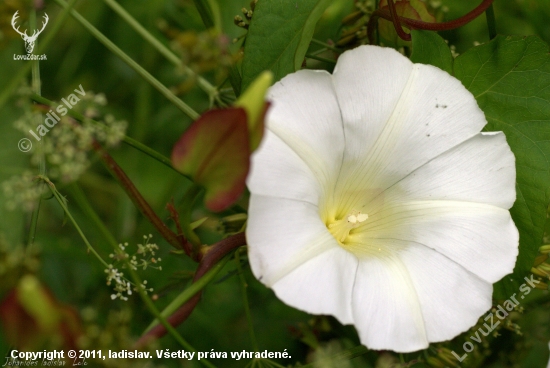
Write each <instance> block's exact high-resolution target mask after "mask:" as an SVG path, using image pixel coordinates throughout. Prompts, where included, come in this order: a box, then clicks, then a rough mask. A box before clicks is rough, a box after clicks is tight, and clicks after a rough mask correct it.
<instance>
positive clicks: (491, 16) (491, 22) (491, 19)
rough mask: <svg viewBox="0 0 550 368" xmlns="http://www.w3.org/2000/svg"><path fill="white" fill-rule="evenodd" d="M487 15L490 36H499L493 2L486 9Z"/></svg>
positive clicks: (491, 37)
mask: <svg viewBox="0 0 550 368" xmlns="http://www.w3.org/2000/svg"><path fill="white" fill-rule="evenodd" d="M485 16H486V17H487V27H488V28H489V38H490V39H491V40H492V39H493V38H495V37H496V36H497V22H496V19H495V10H494V8H493V4H491V5H490V6H489V7H488V8H487V10H485Z"/></svg>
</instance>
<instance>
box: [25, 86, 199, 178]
mask: <svg viewBox="0 0 550 368" xmlns="http://www.w3.org/2000/svg"><path fill="white" fill-rule="evenodd" d="M31 98H32V99H33V100H34V101H36V102H38V103H40V104H43V105H46V106H49V107H52V108H55V103H54V102H53V101H50V100H48V99H47V98H44V97H42V96H40V95H38V94H36V93H35V94H32V95H31ZM68 115H69V116H71V117H72V118H74V119H76V120H77V121H80V122H81V123H84V122H85V121H89V122H91V123H92V124H96V125H97V126H103V124H101V123H100V122H98V121H95V120H93V119H90V118H87V117H85V116H84V115H82V114H80V113H78V112H76V111H75V110H73V109H70V110H69V112H68ZM122 141H123V142H124V143H126V144H127V145H129V146H131V147H134V148H135V149H137V150H139V151H141V152H143V153H145V154H146V155H148V156H150V157H151V158H153V159H155V160H157V161H158V162H160V163H162V164H164V165H165V166H167V167H169V168H170V169H172V170H174V171H176V172H177V173H178V174H180V175H182V176H184V177H185V178H187V179H188V180H190V181H192V179H191V178H190V177H189V176H187V175H185V174H182V173H181V172H179V171H178V170H176V169H175V168H174V167H173V166H172V162H171V161H170V159H169V158H168V157H166V156H164V155H162V154H160V153H159V152H157V151H155V150H154V149H152V148H150V147H148V146H146V145H145V144H143V143H141V142H139V141H137V140H135V139H133V138H130V137H128V136H126V135H125V136H124V137H123V138H122Z"/></svg>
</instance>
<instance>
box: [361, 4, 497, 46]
mask: <svg viewBox="0 0 550 368" xmlns="http://www.w3.org/2000/svg"><path fill="white" fill-rule="evenodd" d="M493 1H494V0H483V1H482V3H481V4H480V5H478V6H477V7H476V8H475V9H473V10H472V11H470V12H469V13H468V14H466V15H464V16H462V17H460V18H458V19H455V20H451V21H449V22H441V23H429V22H424V21H421V20H416V19H409V18H404V17H401V16H397V15H395V17H392V13H391V9H390V10H387V9H377V10H375V11H374V12H373V13H372V15H371V17H370V19H369V22H368V24H367V34H368V37H369V43H371V44H374V42H375V40H374V37H373V34H374V30H375V29H376V25H377V24H378V18H383V19H386V20H389V21H391V22H393V24H394V26H395V27H396V31H397V34H398V35H400V37H401V34H400V32H399V30H398V29H401V25H404V26H406V27H407V28H410V29H423V30H428V31H448V30H451V29H455V28H458V27H462V26H463V25H465V24H467V23H469V22H471V21H472V20H474V19H476V18H477V17H478V16H480V15H481V14H483V12H485V11H486V10H487V9H488V8H489V7H490V6H491V5H492V4H493ZM392 2H393V1H392V0H388V4H392ZM390 8H391V5H390ZM396 24H397V25H396ZM401 31H403V29H401ZM405 34H406V33H405ZM401 38H402V39H403V40H405V41H410V40H411V35H410V34H406V37H405V38H403V37H401Z"/></svg>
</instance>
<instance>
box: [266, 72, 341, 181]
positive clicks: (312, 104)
mask: <svg viewBox="0 0 550 368" xmlns="http://www.w3.org/2000/svg"><path fill="white" fill-rule="evenodd" d="M268 99H270V100H272V101H273V106H272V107H271V109H270V111H269V113H268V117H267V128H268V130H269V131H270V132H272V133H273V134H275V135H277V136H278V137H279V138H280V139H281V140H282V141H284V142H285V143H286V144H287V145H288V146H289V147H290V148H291V149H292V150H293V151H294V152H295V153H296V154H297V155H298V156H299V157H300V158H301V159H302V160H303V161H304V162H305V163H306V164H307V165H308V166H309V168H310V169H311V171H312V172H313V173H314V175H315V176H316V177H317V179H318V181H319V182H320V183H328V182H329V181H330V180H332V179H333V177H334V173H335V172H338V171H339V168H340V164H341V162H342V155H343V151H344V132H343V128H342V118H341V115H340V107H339V106H338V101H337V99H336V94H335V92H334V88H333V85H332V76H331V75H330V74H328V73H327V72H324V71H310V70H303V71H299V72H297V73H294V74H290V75H288V76H286V77H285V78H283V79H282V80H281V81H280V82H278V83H276V84H275V85H274V86H273V87H271V89H270V90H269V93H268ZM329 147H330V149H328V148H329Z"/></svg>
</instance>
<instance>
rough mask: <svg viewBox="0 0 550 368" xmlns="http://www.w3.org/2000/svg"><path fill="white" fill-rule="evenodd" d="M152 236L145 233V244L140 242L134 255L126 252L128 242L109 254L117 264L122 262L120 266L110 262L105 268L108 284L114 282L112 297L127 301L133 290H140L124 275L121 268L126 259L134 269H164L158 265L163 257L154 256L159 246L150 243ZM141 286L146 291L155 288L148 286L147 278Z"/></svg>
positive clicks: (123, 266) (124, 265)
mask: <svg viewBox="0 0 550 368" xmlns="http://www.w3.org/2000/svg"><path fill="white" fill-rule="evenodd" d="M152 237H153V235H151V234H149V235H144V236H143V239H144V240H145V244H138V245H137V247H138V249H137V251H136V253H134V254H133V255H130V254H129V253H127V252H126V248H127V247H128V243H124V244H119V245H118V246H119V248H120V249H119V250H118V251H117V252H116V253H111V254H109V258H111V259H113V260H115V262H116V264H121V265H120V267H119V268H116V267H115V266H114V265H113V264H109V266H108V268H107V269H105V273H106V274H107V285H109V286H110V285H111V284H113V283H114V291H115V293H114V294H112V295H111V299H113V300H115V299H117V298H118V299H120V300H124V301H126V300H128V296H130V295H132V291H138V287H136V286H135V285H134V284H133V283H131V282H130V281H128V280H127V279H126V277H125V276H124V272H123V271H121V270H120V269H123V268H125V267H126V264H124V263H123V262H124V261H125V260H129V262H130V265H131V267H132V269H133V270H137V269H138V268H142V269H143V270H145V269H147V268H154V269H157V270H159V271H162V266H156V264H157V263H158V262H160V261H161V260H162V259H161V258H155V257H154V256H155V252H156V251H157V250H158V248H159V247H158V245H156V244H154V243H149V241H150V240H151V238H152ZM139 288H141V289H142V290H143V291H145V292H146V293H147V292H152V291H153V288H147V280H143V283H142V284H141V285H139Z"/></svg>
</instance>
